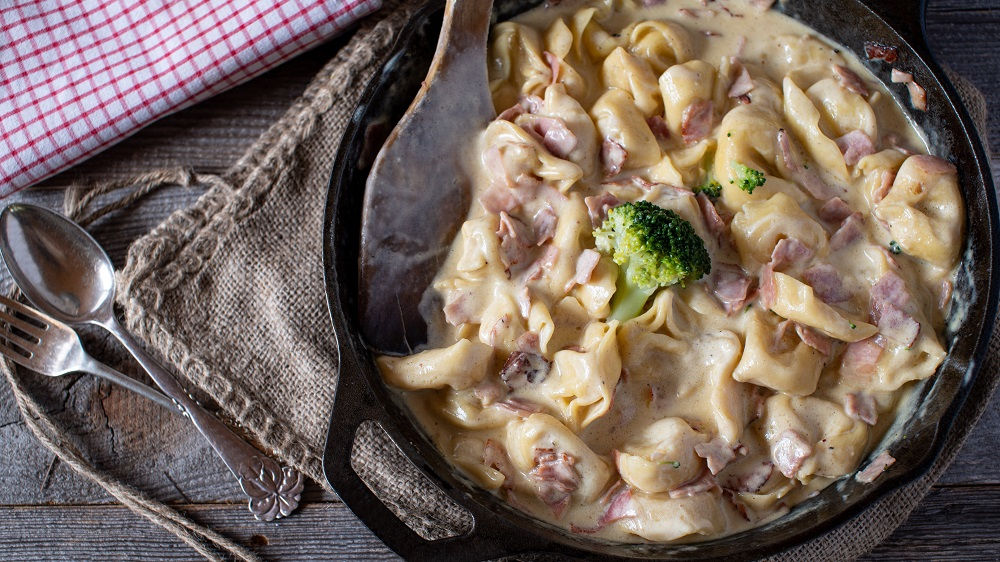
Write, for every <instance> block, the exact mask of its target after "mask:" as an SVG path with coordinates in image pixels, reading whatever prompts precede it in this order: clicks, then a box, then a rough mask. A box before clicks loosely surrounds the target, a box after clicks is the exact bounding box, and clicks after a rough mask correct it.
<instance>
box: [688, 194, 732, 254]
mask: <svg viewBox="0 0 1000 562" xmlns="http://www.w3.org/2000/svg"><path fill="white" fill-rule="evenodd" d="M695 198H696V199H697V200H698V208H699V209H701V217H702V219H704V220H705V228H706V229H708V231H709V232H710V233H712V235H713V236H715V239H716V240H717V241H718V242H719V244H720V245H721V244H722V240H723V238H722V237H723V235H724V234H725V233H726V227H727V225H726V221H724V220H722V217H721V216H720V215H719V211H718V209H716V208H715V205H714V204H713V203H712V200H711V199H709V198H708V196H707V195H705V194H704V193H702V192H700V191H699V192H698V193H697V194H696V195H695Z"/></svg>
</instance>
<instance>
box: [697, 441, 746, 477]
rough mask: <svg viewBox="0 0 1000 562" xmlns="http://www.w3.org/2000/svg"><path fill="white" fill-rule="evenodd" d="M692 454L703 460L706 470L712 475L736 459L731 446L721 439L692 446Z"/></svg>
mask: <svg viewBox="0 0 1000 562" xmlns="http://www.w3.org/2000/svg"><path fill="white" fill-rule="evenodd" d="M694 452H695V454H696V455H698V456H699V457H701V458H703V459H705V462H706V463H707V464H708V470H709V472H711V473H712V474H718V473H719V472H721V471H722V469H723V468H726V465H728V464H729V463H731V462H733V460H734V459H736V453H735V452H734V451H733V447H732V445H730V444H729V441H726V440H725V439H723V438H722V437H716V438H715V439H712V440H711V441H709V442H707V443H698V444H697V445H695V446H694Z"/></svg>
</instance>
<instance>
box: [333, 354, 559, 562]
mask: <svg viewBox="0 0 1000 562" xmlns="http://www.w3.org/2000/svg"><path fill="white" fill-rule="evenodd" d="M348 345H350V344H348ZM352 355H353V354H352V353H343V350H342V352H341V365H340V370H339V371H340V376H339V377H338V378H339V380H338V382H337V390H336V394H335V397H334V405H333V414H332V417H331V422H330V430H329V434H328V436H327V444H326V452H325V454H324V458H323V471H324V473H325V474H326V478H327V481H328V482H329V483H330V485H331V486H332V487H333V489H334V490H336V492H337V495H339V496H340V499H341V500H342V501H343V502H344V504H346V505H347V507H348V508H350V509H351V511H352V512H354V514H355V515H356V516H357V517H358V518H359V519H360V520H361V521H362V522H363V523H364V524H365V525H366V526H368V528H369V529H370V530H371V531H372V532H373V533H375V535H376V536H378V538H379V539H381V540H382V541H383V542H384V543H385V544H386V546H388V547H389V548H391V549H392V550H393V551H395V552H396V553H398V554H399V555H401V556H403V557H404V558H406V559H408V560H411V559H412V560H441V561H448V562H454V561H458V560H488V559H495V558H500V557H503V556H509V555H513V554H522V553H526V552H537V551H544V550H545V547H546V546H547V545H549V544H551V543H550V542H549V541H545V540H544V539H542V538H541V537H538V536H536V535H534V534H531V533H529V532H527V531H525V530H524V529H520V528H516V527H514V526H513V525H512V524H511V523H510V522H508V521H507V520H505V519H504V518H503V517H502V516H500V515H498V514H496V513H494V512H492V511H490V510H489V509H487V508H486V507H484V506H482V505H480V504H479V503H478V502H476V501H475V500H470V499H465V500H464V501H462V499H461V498H458V497H456V496H457V495H458V492H457V491H455V490H449V492H450V493H449V496H450V497H452V498H453V499H455V500H457V501H458V503H459V505H461V506H462V507H463V508H465V509H466V510H468V511H469V512H471V514H472V516H473V519H474V521H473V525H472V528H471V529H470V530H469V531H468V532H467V533H465V534H463V535H459V536H455V537H450V538H446V539H438V540H427V539H424V538H422V537H421V536H420V535H418V534H417V533H415V532H414V531H413V530H411V529H410V528H409V527H407V526H406V524H405V523H403V522H402V521H401V520H400V519H399V518H397V517H396V515H395V514H394V513H393V512H392V511H391V510H389V508H388V507H386V505H385V504H384V503H382V500H380V499H379V498H378V496H376V495H375V494H374V493H373V492H372V491H371V490H370V489H369V488H368V486H367V485H365V483H364V481H363V480H362V479H361V478H360V477H359V476H358V474H357V473H356V472H355V471H354V468H353V467H352V466H351V450H352V449H353V445H354V439H355V434H356V432H357V429H358V427H359V426H360V425H361V424H362V423H364V422H366V421H375V422H379V423H380V424H381V425H382V427H383V428H384V429H386V430H387V431H386V434H387V435H389V437H390V439H392V441H393V443H396V440H395V438H394V437H393V435H392V431H388V429H389V428H391V427H393V425H394V424H395V423H399V420H396V421H392V420H389V419H388V414H387V412H386V410H385V409H384V408H383V407H382V405H381V404H379V403H378V402H377V400H376V398H375V396H374V394H373V393H372V392H371V389H370V388H369V386H368V384H367V381H365V380H364V376H363V375H362V371H361V370H360V368H359V366H358V365H356V364H353V360H352V359H350V357H351V356H352ZM397 445H398V444H397ZM423 472H424V474H425V475H426V476H428V477H429V478H430V479H431V480H432V481H433V475H432V474H428V473H427V471H426V470H423Z"/></svg>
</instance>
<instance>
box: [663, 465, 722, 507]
mask: <svg viewBox="0 0 1000 562" xmlns="http://www.w3.org/2000/svg"><path fill="white" fill-rule="evenodd" d="M718 487H719V483H718V482H716V481H715V478H714V477H713V476H712V473H711V472H709V471H708V469H705V470H704V471H702V473H701V475H700V476H698V478H695V479H694V480H691V481H690V482H685V483H684V484H681V485H680V486H678V487H676V488H674V489H673V490H670V499H672V500H676V499H678V498H688V497H691V496H693V495H695V494H700V493H702V492H708V491H711V490H714V489H716V488H718Z"/></svg>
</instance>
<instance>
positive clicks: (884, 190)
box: [872, 170, 896, 203]
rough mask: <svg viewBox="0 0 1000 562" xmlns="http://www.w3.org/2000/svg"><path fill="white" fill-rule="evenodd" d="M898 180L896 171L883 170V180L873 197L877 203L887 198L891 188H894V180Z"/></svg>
mask: <svg viewBox="0 0 1000 562" xmlns="http://www.w3.org/2000/svg"><path fill="white" fill-rule="evenodd" d="M894 181H896V172H894V171H892V170H882V181H881V182H880V183H879V186H878V189H876V190H875V192H874V193H872V198H873V199H874V200H875V201H874V202H875V203H878V202H879V201H881V200H883V199H885V196H886V195H889V190H890V189H892V182H894Z"/></svg>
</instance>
